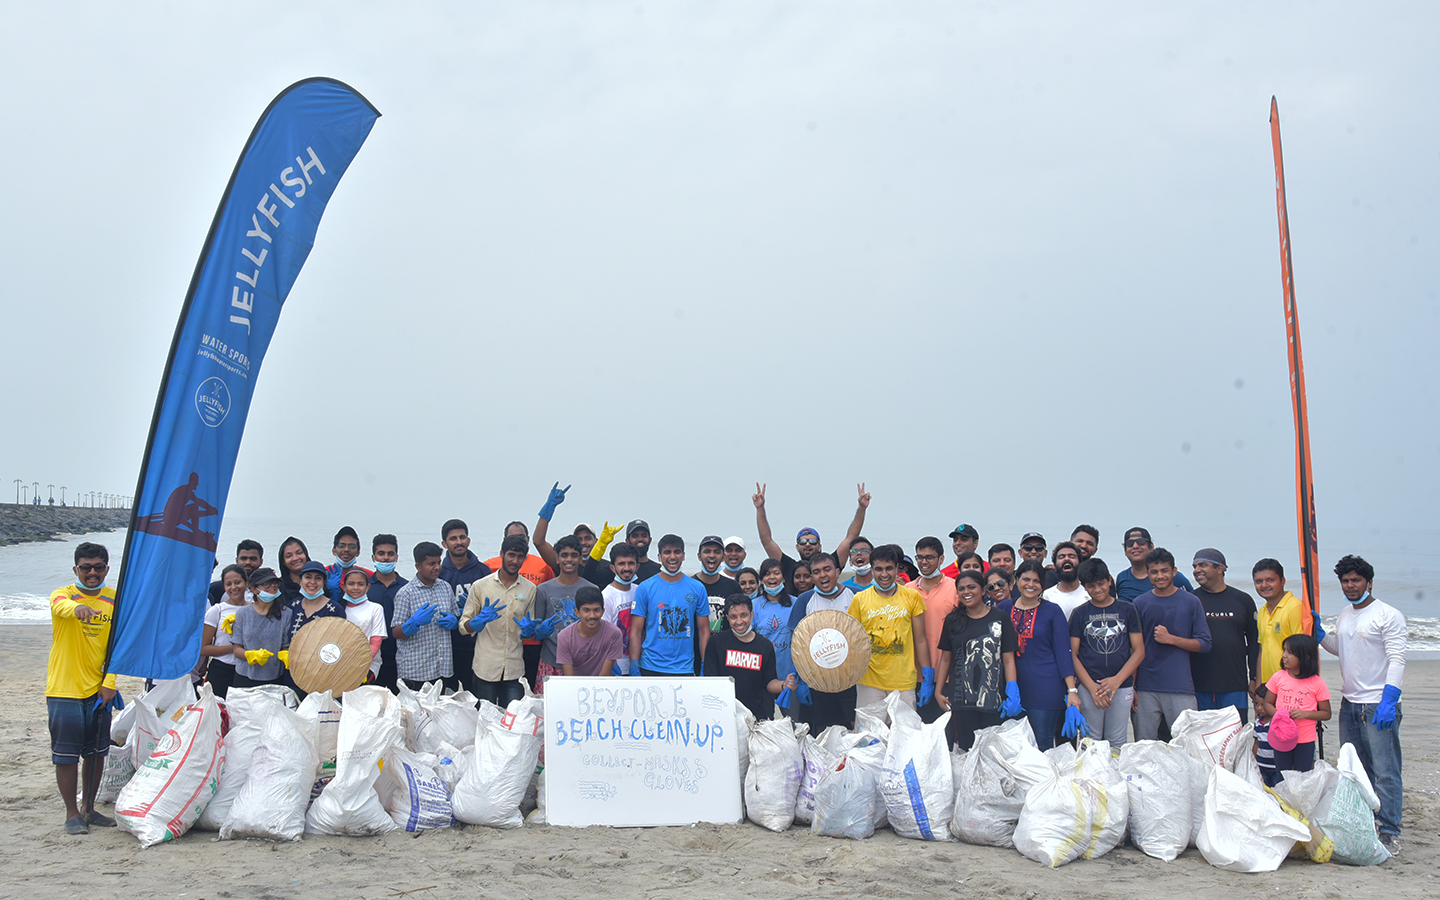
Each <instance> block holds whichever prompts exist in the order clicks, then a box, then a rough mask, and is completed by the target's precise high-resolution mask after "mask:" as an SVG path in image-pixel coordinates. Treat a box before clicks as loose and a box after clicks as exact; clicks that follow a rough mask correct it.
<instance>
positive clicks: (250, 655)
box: [245, 650, 275, 666]
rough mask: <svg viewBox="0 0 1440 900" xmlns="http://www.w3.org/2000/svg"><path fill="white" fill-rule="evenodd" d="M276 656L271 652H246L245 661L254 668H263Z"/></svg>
mask: <svg viewBox="0 0 1440 900" xmlns="http://www.w3.org/2000/svg"><path fill="white" fill-rule="evenodd" d="M274 655H275V654H273V653H271V652H270V651H269V650H246V651H245V661H246V662H247V663H249V664H250V665H252V666H263V665H265V664H266V663H268V662H269V661H270V657H272V656H274Z"/></svg>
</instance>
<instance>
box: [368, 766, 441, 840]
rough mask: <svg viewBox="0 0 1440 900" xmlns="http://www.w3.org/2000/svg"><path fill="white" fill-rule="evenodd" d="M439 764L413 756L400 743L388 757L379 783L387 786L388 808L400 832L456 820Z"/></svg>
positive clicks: (437, 825)
mask: <svg viewBox="0 0 1440 900" xmlns="http://www.w3.org/2000/svg"><path fill="white" fill-rule="evenodd" d="M439 765H440V760H439V758H438V757H436V756H434V755H432V754H428V753H411V752H410V751H409V750H407V749H405V747H403V746H401V745H399V744H397V745H395V746H393V747H391V748H390V752H389V753H387V754H386V755H385V766H384V771H383V772H382V773H381V775H380V782H379V783H380V784H383V785H385V786H386V787H387V790H386V791H384V792H383V793H385V794H386V795H387V796H386V798H385V808H386V810H387V811H388V812H389V813H390V819H391V821H393V822H394V823H395V825H396V827H398V828H399V829H400V830H401V831H409V832H416V831H427V830H430V829H434V828H449V827H450V824H451V822H452V821H453V820H454V816H453V814H452V812H451V809H450V791H449V789H448V788H446V786H445V782H444V781H443V780H442V779H441V778H440V774H439V772H438V771H437V769H438V768H439Z"/></svg>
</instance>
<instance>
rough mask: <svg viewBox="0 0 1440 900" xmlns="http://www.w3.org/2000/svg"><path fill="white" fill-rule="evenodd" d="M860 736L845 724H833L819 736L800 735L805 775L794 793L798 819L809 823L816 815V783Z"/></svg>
mask: <svg viewBox="0 0 1440 900" xmlns="http://www.w3.org/2000/svg"><path fill="white" fill-rule="evenodd" d="M860 740H861V735H857V734H853V733H851V732H850V731H848V730H847V729H846V728H845V726H843V725H831V726H830V727H829V728H827V729H825V730H824V731H822V732H821V733H820V734H819V735H818V736H814V735H810V734H806V735H804V736H803V737H801V738H800V755H801V757H802V758H803V759H804V761H805V774H804V776H803V777H802V778H801V779H800V791H799V793H797V794H796V795H795V821H796V822H797V823H799V824H801V825H809V824H810V822H811V820H812V819H813V818H814V817H815V786H816V785H817V784H819V783H820V776H822V775H823V774H825V771H826V770H827V769H829V768H830V767H832V766H834V765H835V763H837V762H838V761H839V760H840V757H841V756H843V755H844V754H845V751H846V750H849V749H850V748H851V747H854V746H855V745H856V744H858V743H860Z"/></svg>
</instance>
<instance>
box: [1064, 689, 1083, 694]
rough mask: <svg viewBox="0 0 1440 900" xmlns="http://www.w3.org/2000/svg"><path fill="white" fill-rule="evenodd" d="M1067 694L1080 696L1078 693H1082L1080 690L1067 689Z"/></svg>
mask: <svg viewBox="0 0 1440 900" xmlns="http://www.w3.org/2000/svg"><path fill="white" fill-rule="evenodd" d="M1065 693H1067V694H1078V693H1080V689H1079V688H1067V689H1066V691H1065Z"/></svg>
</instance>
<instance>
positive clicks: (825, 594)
mask: <svg viewBox="0 0 1440 900" xmlns="http://www.w3.org/2000/svg"><path fill="white" fill-rule="evenodd" d="M815 593H817V594H819V595H820V596H822V597H833V596H835V595H836V594H838V593H840V585H838V584H837V585H835V586H834V587H833V588H831V589H830V590H829V591H828V592H826V591H822V590H820V588H819V587H816V588H815Z"/></svg>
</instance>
